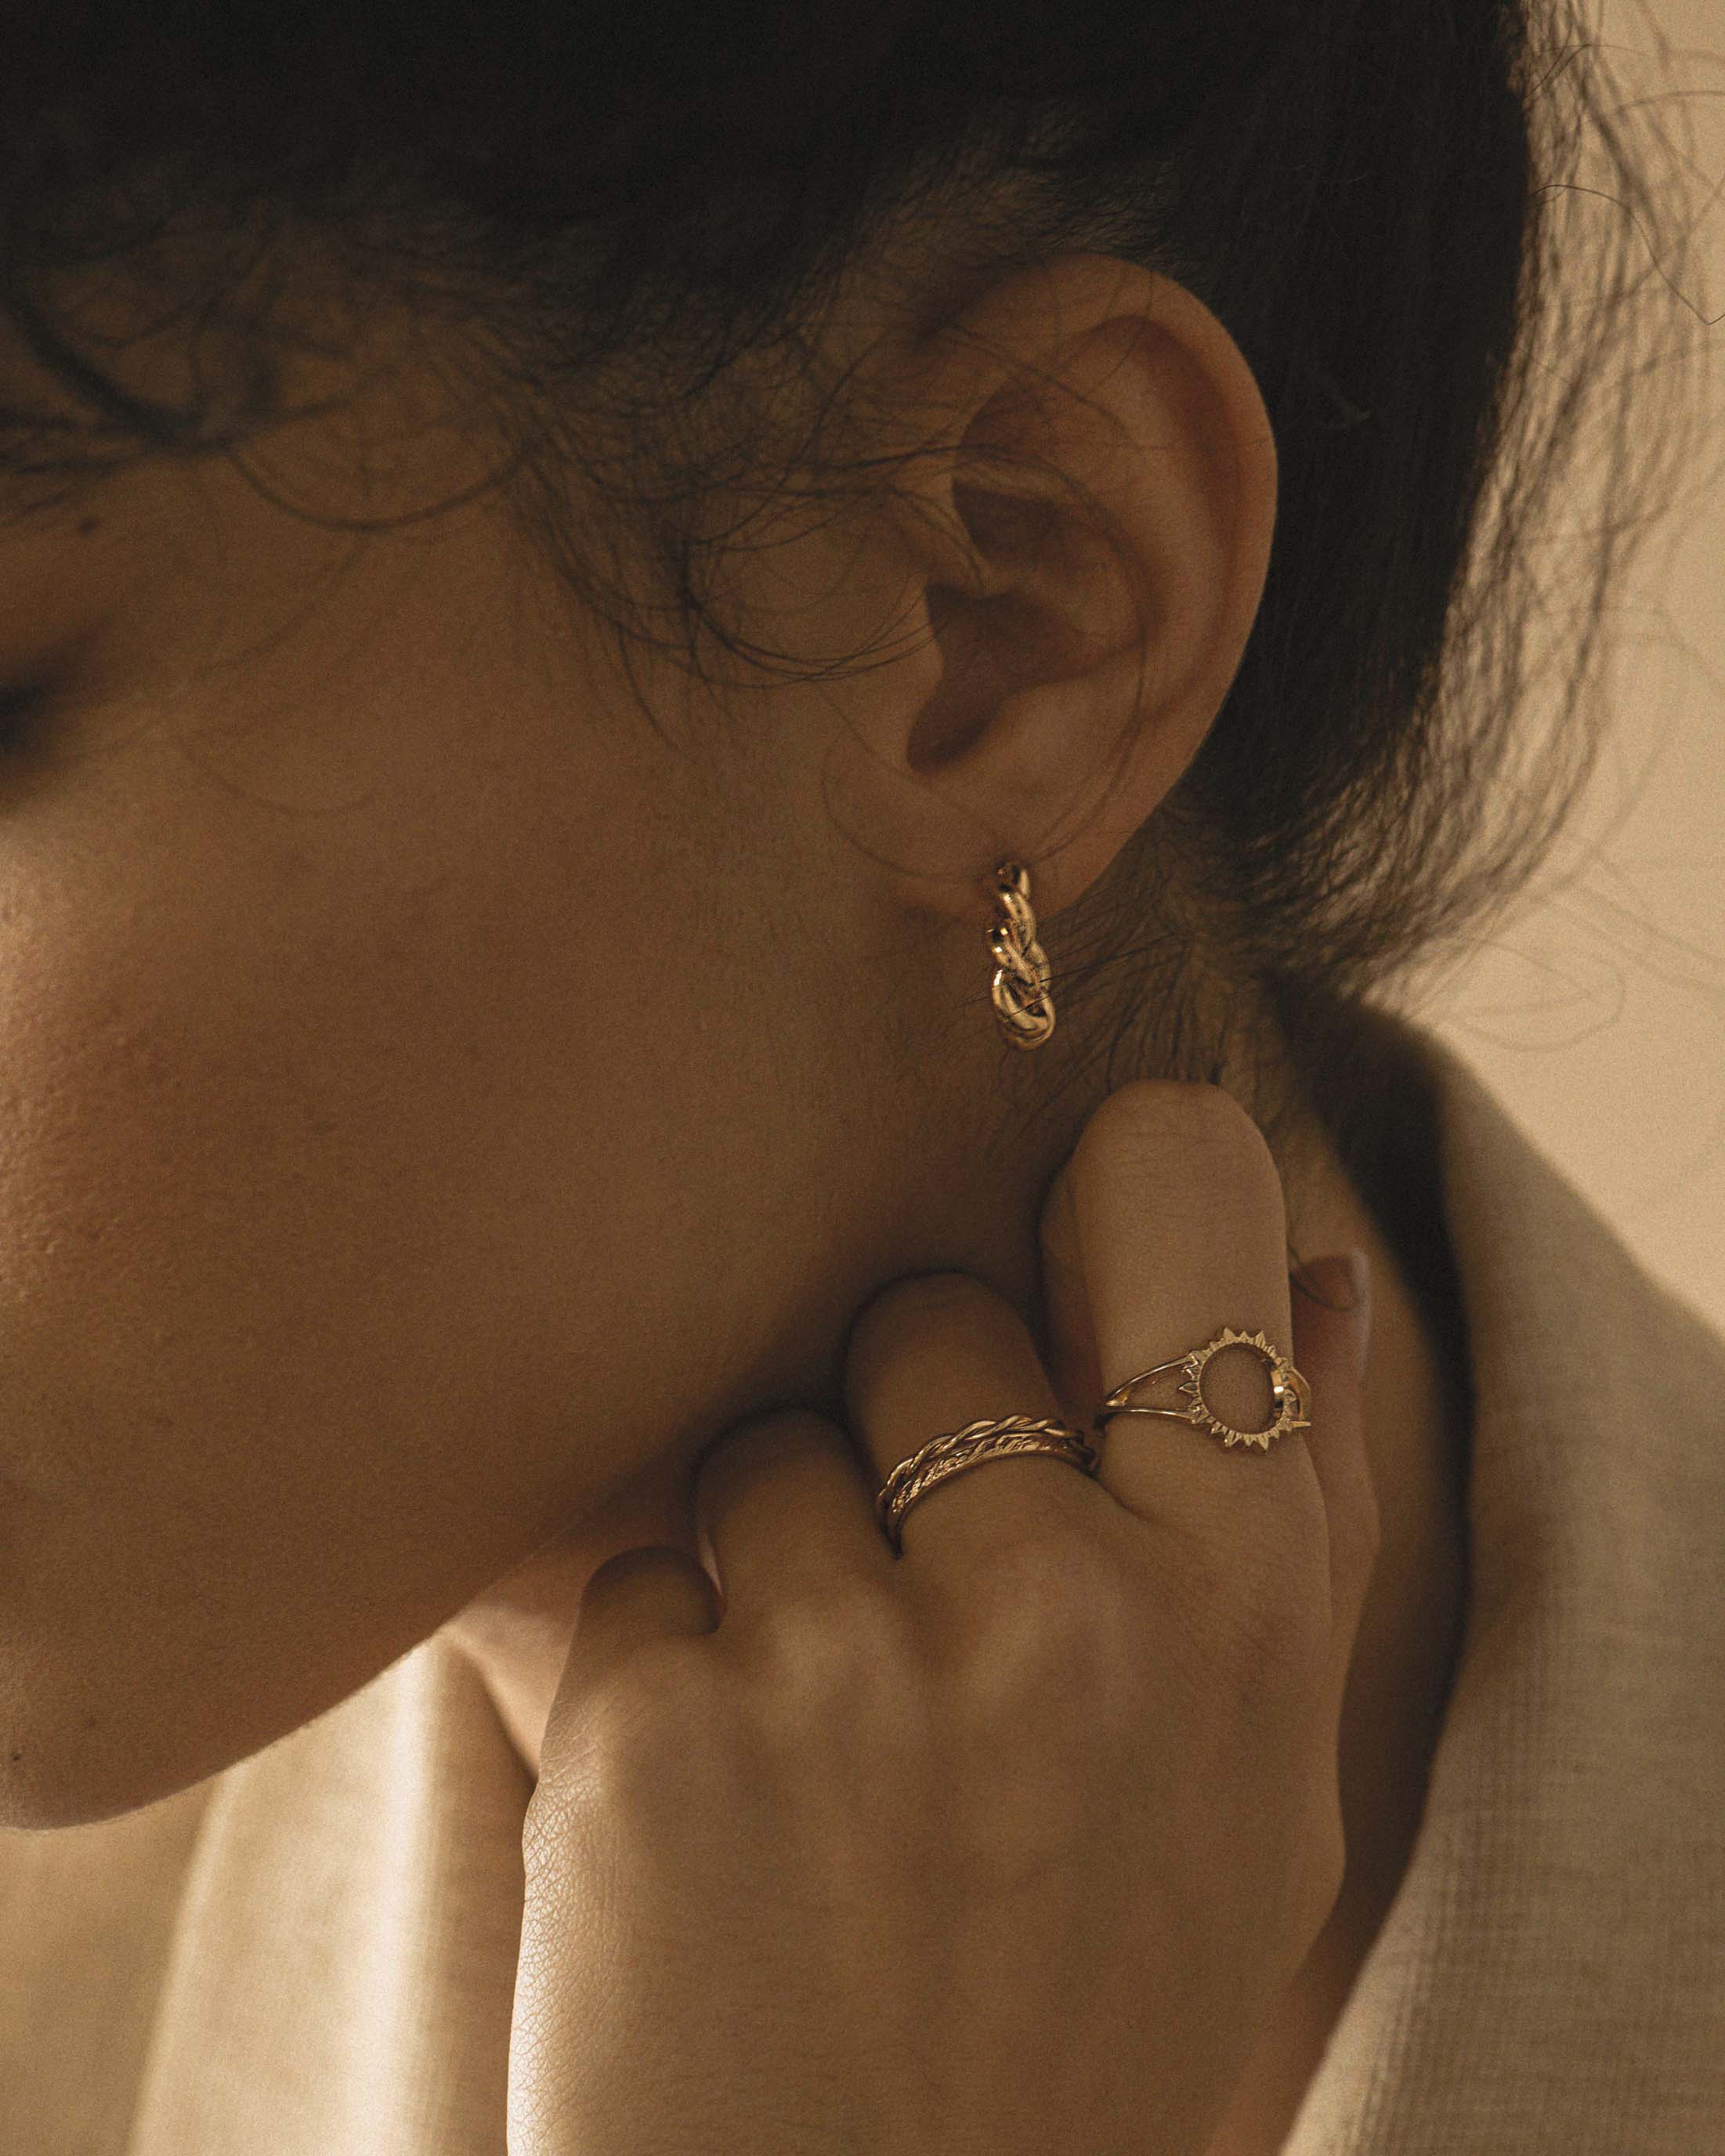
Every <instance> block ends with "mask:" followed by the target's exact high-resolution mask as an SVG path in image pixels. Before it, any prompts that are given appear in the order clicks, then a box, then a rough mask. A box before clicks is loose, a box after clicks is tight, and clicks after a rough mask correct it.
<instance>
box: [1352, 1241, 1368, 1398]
mask: <svg viewBox="0 0 1725 2156" xmlns="http://www.w3.org/2000/svg"><path fill="white" fill-rule="evenodd" d="M1348 1278H1349V1284H1350V1286H1352V1288H1353V1314H1352V1316H1351V1317H1350V1318H1349V1321H1348V1323H1349V1328H1350V1330H1351V1331H1352V1333H1353V1359H1354V1363H1355V1366H1356V1368H1358V1373H1359V1378H1360V1382H1361V1383H1364V1382H1365V1375H1366V1358H1367V1357H1368V1355H1369V1354H1370V1353H1371V1350H1372V1261H1371V1260H1370V1259H1369V1258H1368V1256H1367V1255H1366V1254H1365V1252H1364V1251H1363V1250H1359V1249H1353V1250H1349V1251H1348Z"/></svg>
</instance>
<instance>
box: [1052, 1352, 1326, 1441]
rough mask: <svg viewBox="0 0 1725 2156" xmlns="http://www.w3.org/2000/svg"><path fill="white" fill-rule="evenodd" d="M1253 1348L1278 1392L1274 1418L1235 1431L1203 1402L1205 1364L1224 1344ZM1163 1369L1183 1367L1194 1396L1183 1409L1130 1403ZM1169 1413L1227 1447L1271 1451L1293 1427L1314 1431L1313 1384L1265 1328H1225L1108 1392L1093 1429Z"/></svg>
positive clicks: (1185, 1387) (1102, 1433) (1185, 1385)
mask: <svg viewBox="0 0 1725 2156" xmlns="http://www.w3.org/2000/svg"><path fill="white" fill-rule="evenodd" d="M1224 1347H1250V1348H1253V1349H1255V1351H1256V1352H1257V1353H1259V1354H1260V1355H1261V1356H1262V1357H1263V1358H1264V1359H1265V1361H1266V1363H1269V1365H1270V1389H1271V1393H1272V1394H1274V1395H1275V1399H1276V1420H1275V1421H1274V1422H1273V1423H1271V1424H1267V1425H1266V1427H1265V1428H1264V1429H1262V1430H1234V1429H1231V1428H1230V1426H1229V1424H1226V1423H1225V1422H1222V1421H1220V1420H1219V1419H1218V1418H1217V1417H1216V1416H1214V1415H1213V1414H1211V1413H1210V1411H1209V1409H1208V1408H1207V1407H1206V1406H1205V1405H1204V1365H1205V1363H1208V1362H1209V1359H1210V1358H1211V1356H1212V1355H1219V1353H1221V1351H1222V1350H1223V1348H1224ZM1164 1370H1183V1371H1184V1372H1185V1373H1186V1374H1185V1377H1184V1378H1183V1380H1182V1381H1181V1384H1180V1390H1181V1391H1182V1392H1183V1393H1184V1394H1186V1395H1187V1397H1188V1399H1189V1400H1190V1401H1191V1405H1190V1406H1189V1407H1183V1408H1141V1407H1132V1406H1128V1405H1127V1394H1128V1393H1130V1392H1131V1391H1132V1389H1133V1388H1134V1386H1137V1385H1142V1384H1143V1383H1146V1381H1147V1379H1149V1378H1159V1377H1160V1376H1161V1375H1162V1373H1163V1371H1164ZM1122 1414H1128V1415H1168V1416H1169V1417H1170V1418H1172V1419H1173V1421H1175V1422H1184V1423H1190V1424H1192V1425H1193V1426H1194V1428H1196V1429H1200V1430H1209V1431H1210V1433H1211V1434H1212V1435H1214V1436H1216V1437H1219V1438H1220V1439H1221V1440H1222V1444H1223V1446H1224V1450H1232V1449H1233V1448H1234V1446H1235V1445H1256V1446H1257V1447H1258V1448H1259V1450H1260V1451H1263V1452H1268V1451H1269V1450H1270V1448H1271V1445H1274V1444H1275V1442H1276V1440H1277V1439H1278V1438H1281V1437H1286V1435H1287V1434H1288V1432H1289V1431H1290V1430H1310V1429H1311V1427H1312V1423H1311V1420H1310V1417H1311V1414H1312V1388H1311V1386H1310V1385H1309V1384H1308V1383H1307V1381H1306V1379H1305V1378H1303V1377H1301V1374H1300V1373H1299V1372H1298V1371H1297V1370H1296V1368H1294V1366H1293V1364H1292V1363H1290V1362H1289V1361H1288V1360H1287V1358H1286V1357H1285V1356H1282V1355H1279V1354H1277V1353H1276V1350H1275V1348H1273V1347H1271V1344H1270V1342H1268V1341H1267V1340H1266V1338H1265V1337H1264V1335H1263V1334H1262V1333H1261V1332H1233V1331H1231V1330H1230V1328H1228V1327H1225V1326H1224V1328H1223V1329H1222V1331H1221V1332H1219V1333H1218V1334H1217V1335H1216V1337H1215V1338H1214V1340H1210V1341H1206V1342H1205V1343H1204V1346H1203V1347H1194V1348H1193V1349H1192V1350H1191V1351H1190V1353H1188V1354H1184V1355H1176V1356H1175V1357H1174V1358H1173V1360H1172V1361H1171V1362H1167V1363H1158V1364H1157V1366H1156V1368H1154V1369H1153V1370H1144V1371H1141V1372H1140V1373H1139V1374H1138V1375H1137V1377H1136V1378H1127V1381H1126V1383H1124V1384H1123V1385H1118V1386H1117V1387H1116V1388H1115V1389H1114V1390H1113V1391H1112V1392H1111V1393H1110V1394H1109V1395H1108V1397H1107V1399H1106V1400H1104V1401H1103V1403H1102V1404H1101V1407H1100V1408H1098V1409H1097V1410H1096V1416H1095V1419H1094V1424H1093V1426H1094V1428H1095V1430H1096V1435H1098V1436H1099V1437H1102V1438H1106V1435H1107V1434H1108V1433H1107V1424H1109V1422H1110V1421H1111V1419H1113V1418H1114V1416H1116V1415H1122Z"/></svg>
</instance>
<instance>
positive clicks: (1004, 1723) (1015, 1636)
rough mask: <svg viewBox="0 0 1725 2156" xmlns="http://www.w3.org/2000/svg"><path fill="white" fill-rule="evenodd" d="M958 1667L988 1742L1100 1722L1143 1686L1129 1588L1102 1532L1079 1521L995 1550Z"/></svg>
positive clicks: (980, 1734)
mask: <svg viewBox="0 0 1725 2156" xmlns="http://www.w3.org/2000/svg"><path fill="white" fill-rule="evenodd" d="M967 1614H968V1618H969V1622H968V1624H967V1625H966V1627H965V1633H964V1638H963V1644H962V1647H961V1650H960V1652H959V1655H958V1656H957V1667H956V1670H955V1671H954V1675H955V1676H956V1679H957V1688H958V1693H959V1701H960V1710H961V1718H962V1722H963V1726H964V1727H966V1728H967V1729H968V1730H969V1731H970V1732H972V1733H973V1736H975V1737H976V1738H978V1740H979V1741H980V1742H983V1743H995V1742H998V1741H999V1738H1000V1736H1001V1733H1002V1732H1003V1731H1004V1732H1009V1733H1010V1734H1011V1735H1012V1737H1013V1740H1014V1742H1019V1741H1021V1740H1022V1738H1023V1735H1024V1732H1025V1731H1026V1729H1027V1728H1028V1729H1030V1730H1032V1731H1033V1732H1035V1733H1038V1734H1040V1735H1041V1736H1042V1737H1043V1738H1045V1739H1051V1738H1056V1737H1058V1736H1059V1734H1060V1732H1061V1731H1062V1730H1065V1729H1068V1728H1074V1729H1079V1730H1091V1729H1099V1728H1100V1727H1101V1726H1103V1724H1104V1723H1105V1722H1106V1717H1107V1715H1108V1713H1109V1712H1111V1710H1112V1709H1114V1708H1115V1707H1118V1706H1119V1705H1121V1704H1122V1702H1124V1701H1125V1700H1126V1698H1127V1696H1128V1695H1129V1694H1131V1693H1133V1692H1135V1691H1136V1689H1137V1686H1136V1681H1135V1671H1137V1669H1138V1668H1140V1667H1141V1666H1142V1659H1143V1653H1144V1647H1143V1633H1142V1626H1141V1625H1139V1624H1138V1623H1137V1620H1135V1618H1134V1615H1133V1611H1132V1600H1131V1598H1130V1596H1129V1595H1128V1594H1127V1592H1126V1591H1125V1590H1124V1589H1123V1588H1122V1587H1121V1586H1120V1585H1118V1584H1117V1583H1116V1582H1115V1581H1114V1580H1113V1578H1111V1574H1110V1573H1109V1571H1108V1570H1107V1568H1106V1558H1105V1557H1104V1554H1103V1553H1102V1552H1101V1551H1100V1550H1099V1549H1098V1548H1097V1546H1096V1543H1095V1541H1094V1539H1093V1538H1092V1537H1089V1536H1087V1535H1086V1534H1084V1533H1082V1532H1081V1531H1078V1530H1076V1529H1071V1530H1065V1531H1059V1530H1056V1531H1055V1532H1049V1531H1047V1530H1044V1531H1043V1532H1040V1533H1039V1534H1038V1535H1037V1536H1035V1537H1024V1539H1023V1540H1021V1541H1019V1542H1014V1543H1010V1544H1009V1545H1007V1546H1006V1547H1004V1548H1001V1549H1000V1550H999V1551H997V1552H994V1553H993V1555H992V1559H991V1563H990V1564H989V1568H988V1586H987V1589H986V1593H985V1594H984V1595H983V1596H982V1597H981V1598H979V1599H978V1602H977V1603H976V1604H974V1605H973V1606H972V1607H971V1608H970V1609H969V1610H968V1613H967Z"/></svg>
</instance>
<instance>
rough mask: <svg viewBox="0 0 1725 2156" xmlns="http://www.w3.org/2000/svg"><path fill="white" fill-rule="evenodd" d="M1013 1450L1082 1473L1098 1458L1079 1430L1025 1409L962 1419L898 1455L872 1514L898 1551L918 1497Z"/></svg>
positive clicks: (1092, 1470) (1093, 1467)
mask: <svg viewBox="0 0 1725 2156" xmlns="http://www.w3.org/2000/svg"><path fill="white" fill-rule="evenodd" d="M1017 1452H1046V1453H1050V1454H1052V1455H1054V1456H1055V1457H1056V1458H1058V1459H1061V1460H1070V1462H1071V1464H1072V1465H1073V1466H1075V1467H1077V1468H1079V1469H1081V1470H1082V1471H1083V1472H1084V1473H1085V1474H1086V1475H1093V1474H1094V1473H1095V1472H1096V1460H1097V1458H1098V1455H1097V1452H1096V1447H1095V1446H1094V1445H1091V1444H1090V1443H1088V1442H1087V1441H1086V1439H1085V1437H1084V1436H1083V1435H1082V1434H1081V1432H1080V1431H1078V1430H1070V1429H1069V1428H1068V1427H1067V1425H1066V1424H1065V1423H1063V1422H1055V1421H1051V1420H1048V1419H1044V1420H1042V1421H1040V1422H1033V1421H1032V1420H1030V1419H1029V1417H1028V1416H1025V1415H1009V1416H1007V1417H1006V1418H1005V1419H1004V1420H995V1421H988V1420H987V1419H984V1420H983V1421H981V1422H970V1423H966V1424H965V1425H964V1427H963V1430H949V1431H947V1432H945V1433H944V1434H943V1435H941V1436H939V1437H932V1438H930V1440H928V1442H927V1445H922V1447H920V1448H919V1450H916V1451H915V1452H913V1453H912V1454H911V1456H910V1458H909V1459H908V1460H900V1462H899V1464H898V1466H896V1467H895V1468H894V1469H893V1471H892V1472H891V1475H889V1476H887V1478H886V1483H885V1485H884V1486H883V1487H882V1489H881V1491H880V1496H878V1497H877V1498H876V1499H875V1516H876V1517H877V1518H878V1519H879V1520H880V1525H881V1527H883V1528H884V1529H885V1530H886V1539H887V1540H888V1541H889V1542H890V1543H891V1544H892V1547H893V1548H894V1549H895V1550H896V1552H898V1553H899V1554H900V1555H901V1556H902V1554H903V1553H904V1517H905V1514H906V1512H909V1511H910V1509H911V1506H912V1505H914V1504H916V1501H918V1499H919V1498H922V1497H926V1496H927V1495H928V1492H929V1491H931V1490H932V1489H935V1488H937V1486H939V1485H940V1484H941V1483H942V1482H944V1481H947V1480H948V1478H949V1477H951V1476H954V1475H962V1474H963V1472H964V1471H965V1470H966V1469H967V1468H969V1467H978V1466H981V1465H982V1463H983V1460H1001V1459H1005V1458H1007V1457H1009V1455H1012V1454H1014V1453H1017Z"/></svg>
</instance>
